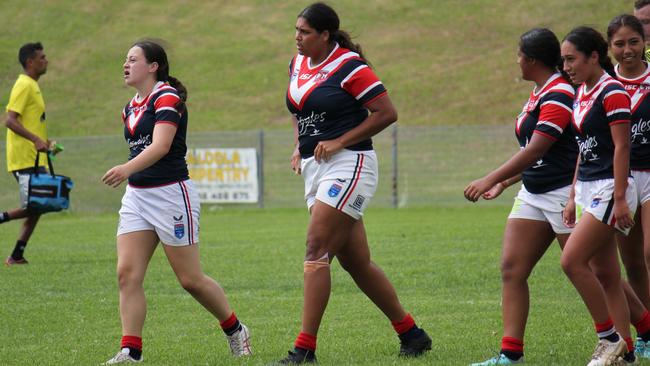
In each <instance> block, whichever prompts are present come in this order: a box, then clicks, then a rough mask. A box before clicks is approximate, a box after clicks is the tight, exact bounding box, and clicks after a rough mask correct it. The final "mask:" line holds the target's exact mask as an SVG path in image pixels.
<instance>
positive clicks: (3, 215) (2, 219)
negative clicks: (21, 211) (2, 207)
mask: <svg viewBox="0 0 650 366" xmlns="http://www.w3.org/2000/svg"><path fill="white" fill-rule="evenodd" d="M9 220H11V218H9V213H8V212H7V211H5V212H3V213H1V214H0V224H2V223H3V222H7V221H9Z"/></svg>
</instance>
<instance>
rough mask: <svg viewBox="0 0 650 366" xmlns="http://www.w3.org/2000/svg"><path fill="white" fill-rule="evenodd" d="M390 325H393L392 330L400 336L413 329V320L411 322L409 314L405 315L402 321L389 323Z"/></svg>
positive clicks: (411, 318)
mask: <svg viewBox="0 0 650 366" xmlns="http://www.w3.org/2000/svg"><path fill="white" fill-rule="evenodd" d="M391 324H392V325H393V329H395V331H396V332H397V334H399V335H402V334H405V333H406V332H408V331H409V330H411V329H413V328H414V327H415V320H413V317H412V316H411V314H406V316H405V317H404V319H402V320H399V321H391Z"/></svg>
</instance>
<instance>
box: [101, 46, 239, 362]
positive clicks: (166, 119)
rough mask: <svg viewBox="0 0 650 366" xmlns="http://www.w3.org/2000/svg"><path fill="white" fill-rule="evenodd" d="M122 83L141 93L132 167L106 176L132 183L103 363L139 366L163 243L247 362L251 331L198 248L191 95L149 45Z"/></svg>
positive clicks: (135, 109)
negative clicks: (189, 155)
mask: <svg viewBox="0 0 650 366" xmlns="http://www.w3.org/2000/svg"><path fill="white" fill-rule="evenodd" d="M124 79H125V82H126V84H127V85H129V86H131V87H133V88H134V89H136V90H137V94H136V95H135V97H134V98H133V99H132V100H131V101H130V102H129V103H128V104H127V105H126V107H125V108H124V110H123V112H122V119H123V121H124V137H125V139H126V142H127V144H128V145H129V148H130V150H131V154H130V156H129V161H128V162H127V163H125V164H121V165H117V166H115V167H113V168H111V169H110V170H108V171H107V172H106V174H105V175H104V176H103V177H102V181H103V182H104V183H106V184H107V185H109V186H111V187H117V186H119V185H120V184H121V183H122V182H123V181H124V180H127V179H128V183H129V184H128V186H127V187H126V192H125V194H124V197H123V198H122V207H121V209H120V221H119V224H118V229H117V274H118V280H119V289H120V317H121V320H122V342H121V350H120V352H118V353H117V354H116V355H115V357H113V358H112V359H110V360H108V361H107V362H106V364H119V363H129V362H140V361H142V328H143V326H144V320H145V313H146V301H145V297H144V289H143V281H144V276H145V273H146V270H147V265H148V264H149V260H150V259H151V256H152V255H153V252H154V250H155V249H156V246H157V245H158V242H161V243H162V244H163V249H164V251H165V255H166V256H167V259H168V260H169V263H170V264H171V266H172V269H173V270H174V273H175V274H176V277H177V278H178V281H179V282H180V284H181V285H182V286H183V288H184V289H185V290H187V292H189V293H190V294H191V295H192V296H193V297H194V298H195V299H196V300H197V301H198V302H199V303H201V305H203V307H205V309H206V310H208V311H209V312H210V313H211V314H212V315H214V316H215V317H216V318H217V319H219V321H220V325H221V328H222V329H223V331H224V333H225V334H226V337H227V339H228V343H229V345H230V349H231V351H232V353H233V354H234V355H235V356H243V355H248V354H250V353H251V350H250V344H249V333H248V328H247V327H246V326H245V325H243V324H241V323H240V322H239V320H238V319H237V317H236V316H235V313H234V312H233V311H232V310H231V308H230V305H229V304H228V300H227V299H226V295H225V293H224V291H223V289H222V288H221V287H220V286H219V284H218V283H216V282H215V281H214V280H213V279H211V278H210V277H208V276H206V275H205V274H204V273H203V271H202V269H201V263H200V258H199V249H198V246H197V245H196V244H198V242H199V240H198V235H199V216H200V210H201V209H200V202H199V198H198V194H197V193H196V191H195V190H194V186H193V185H192V181H191V180H190V179H189V174H188V170H187V165H186V163H185V153H186V151H187V147H186V145H185V135H186V133H187V107H186V105H185V100H186V97H187V90H186V89H185V87H184V86H183V84H181V82H180V81H178V80H177V79H176V78H173V77H171V76H170V75H169V64H168V62H167V55H166V53H165V50H164V49H163V48H162V47H161V46H160V45H158V44H157V43H155V42H151V41H142V42H137V43H135V44H134V45H133V47H131V49H130V50H129V52H128V54H127V57H126V62H125V63H124Z"/></svg>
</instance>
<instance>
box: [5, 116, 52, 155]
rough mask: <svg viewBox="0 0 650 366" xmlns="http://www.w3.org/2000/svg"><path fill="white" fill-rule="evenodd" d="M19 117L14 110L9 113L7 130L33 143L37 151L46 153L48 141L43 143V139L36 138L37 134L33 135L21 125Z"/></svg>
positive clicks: (6, 123)
mask: <svg viewBox="0 0 650 366" xmlns="http://www.w3.org/2000/svg"><path fill="white" fill-rule="evenodd" d="M18 116H19V114H18V113H16V112H14V111H12V110H10V111H9V112H7V121H6V122H5V125H6V126H7V128H8V129H10V130H11V131H13V132H14V133H15V134H17V135H18V136H21V137H23V138H25V139H27V140H29V141H31V142H33V143H34V146H35V147H36V150H38V151H41V152H46V151H47V148H48V144H47V141H43V139H42V138H40V137H38V136H36V135H35V134H33V133H31V132H30V131H29V130H28V129H26V128H25V127H24V126H23V125H22V123H20V121H19V120H18Z"/></svg>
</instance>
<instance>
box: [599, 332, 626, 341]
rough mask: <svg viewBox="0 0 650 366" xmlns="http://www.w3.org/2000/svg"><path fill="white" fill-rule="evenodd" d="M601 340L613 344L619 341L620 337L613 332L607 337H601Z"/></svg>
mask: <svg viewBox="0 0 650 366" xmlns="http://www.w3.org/2000/svg"><path fill="white" fill-rule="evenodd" d="M601 339H607V340H608V341H610V342H612V343H613V342H618V340H619V339H621V337H619V336H618V333H616V332H614V333H612V334H610V335H608V336H607V337H602V338H601Z"/></svg>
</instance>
